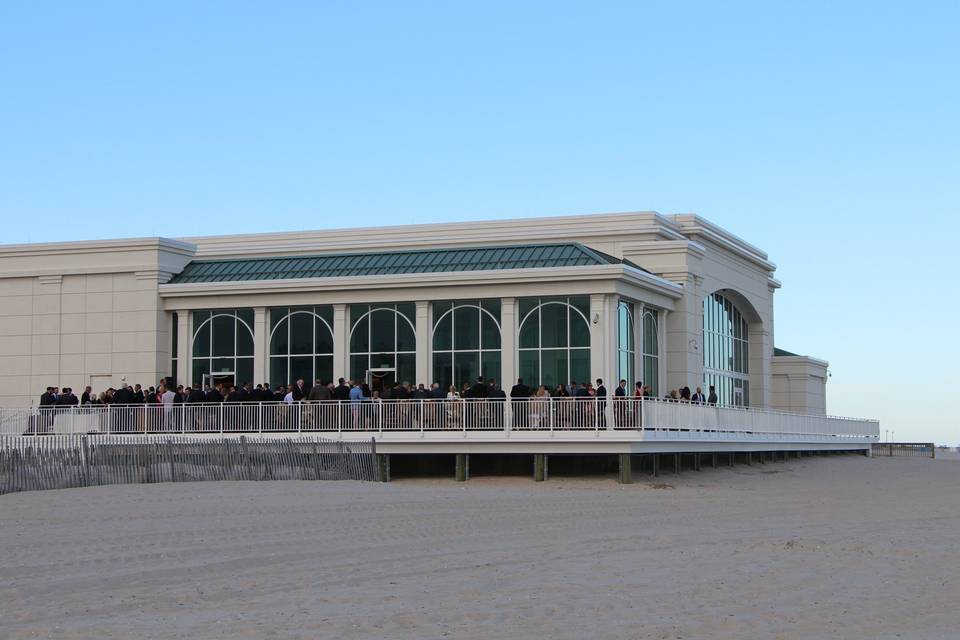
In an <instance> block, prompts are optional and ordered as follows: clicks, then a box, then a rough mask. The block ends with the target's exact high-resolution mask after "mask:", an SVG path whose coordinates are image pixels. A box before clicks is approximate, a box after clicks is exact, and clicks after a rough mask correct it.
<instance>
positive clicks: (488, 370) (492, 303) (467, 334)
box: [433, 300, 502, 390]
mask: <svg viewBox="0 0 960 640" xmlns="http://www.w3.org/2000/svg"><path fill="white" fill-rule="evenodd" d="M500 362H501V356H500V301H499V300H458V301H454V302H435V303H433V382H437V383H439V384H440V388H441V389H444V390H446V389H447V388H448V387H450V386H451V385H453V386H455V387H456V388H457V389H460V388H461V387H462V386H463V383H464V382H473V381H474V380H476V379H477V377H478V376H483V377H484V378H485V379H490V378H493V379H495V380H500ZM501 382H502V381H501Z"/></svg>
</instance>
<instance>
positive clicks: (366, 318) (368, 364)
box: [350, 302, 417, 383]
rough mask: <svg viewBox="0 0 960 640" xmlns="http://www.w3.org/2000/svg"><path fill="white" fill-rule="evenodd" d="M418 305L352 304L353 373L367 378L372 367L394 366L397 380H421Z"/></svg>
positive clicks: (351, 357) (414, 381)
mask: <svg viewBox="0 0 960 640" xmlns="http://www.w3.org/2000/svg"><path fill="white" fill-rule="evenodd" d="M416 322H417V316H416V306H415V305H414V303H412V302H400V303H396V304H389V303H388V304H375V305H369V304H353V305H350V323H351V324H350V377H351V378H353V379H354V380H364V379H365V378H366V375H367V371H369V370H371V369H394V370H395V380H396V381H397V382H410V383H416V382H417V379H416V378H417V375H416V374H417V335H416Z"/></svg>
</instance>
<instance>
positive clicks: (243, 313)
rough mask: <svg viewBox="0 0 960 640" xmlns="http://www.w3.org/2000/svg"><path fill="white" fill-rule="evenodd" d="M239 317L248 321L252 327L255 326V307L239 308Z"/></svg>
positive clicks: (248, 324)
mask: <svg viewBox="0 0 960 640" xmlns="http://www.w3.org/2000/svg"><path fill="white" fill-rule="evenodd" d="M237 317H238V318H240V319H241V320H243V321H244V322H246V323H247V326H249V327H250V328H251V329H252V328H253V309H249V308H248V309H237Z"/></svg>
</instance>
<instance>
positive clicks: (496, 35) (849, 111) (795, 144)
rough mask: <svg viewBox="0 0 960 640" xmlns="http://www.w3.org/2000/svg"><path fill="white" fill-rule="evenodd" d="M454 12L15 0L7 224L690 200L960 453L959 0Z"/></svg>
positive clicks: (908, 414) (848, 355)
mask: <svg viewBox="0 0 960 640" xmlns="http://www.w3.org/2000/svg"><path fill="white" fill-rule="evenodd" d="M452 4H454V5H456V6H441V3H330V4H326V5H324V4H322V3H319V2H302V3H299V2H282V3H281V2H271V3H267V2H260V3H244V2H203V3H199V2H172V1H166V2H162V3H159V2H158V3H153V6H152V7H148V6H146V5H147V3H130V2H122V3H121V2H95V1H92V2H86V3H79V2H47V3H41V2H20V1H14V0H5V1H4V2H2V3H0V215H2V219H3V224H2V226H0V242H3V243H14V242H27V241H31V242H39V241H47V240H66V239H90V238H110V237H121V236H144V235H167V236H176V235H193V234H214V233H231V232H255V231H278V230H295V229H308V228H309V229H314V228H323V227H342V226H358V225H377V224H384V223H390V224H397V223H405V222H434V221H443V220H468V219H471V220H472V219H491V220H492V219H496V218H502V217H517V216H539V215H557V214H568V213H591V212H601V211H628V210H647V209H654V210H657V211H661V212H664V213H670V212H689V211H693V212H696V213H699V214H700V215H703V216H704V217H706V218H708V219H710V220H712V221H714V222H716V223H718V224H720V225H721V226H723V227H725V228H728V229H730V230H732V231H733V232H735V233H737V234H739V235H741V236H742V237H744V238H745V239H747V240H748V241H750V242H752V243H754V244H756V245H758V246H760V247H762V248H763V249H765V250H766V251H768V252H769V254H770V257H771V259H772V260H773V261H775V262H776V263H777V264H778V265H779V269H778V271H777V277H778V278H780V279H781V280H782V281H783V283H784V286H783V289H781V290H780V291H779V292H778V293H777V294H776V313H777V320H776V327H775V329H776V342H777V344H778V346H781V347H783V348H786V349H789V350H792V351H799V352H802V353H809V354H811V355H815V356H819V357H822V358H825V359H828V360H830V362H831V372H832V374H833V377H832V378H831V380H830V383H829V385H828V405H829V410H830V411H831V412H832V413H838V414H848V415H867V416H876V417H879V418H881V419H882V421H883V424H882V426H881V430H888V429H893V430H895V431H896V436H897V439H898V440H904V439H914V438H916V439H930V438H935V439H936V440H938V441H940V442H950V443H957V442H960V419H958V417H957V416H958V410H957V408H956V407H957V404H958V398H960V389H958V388H957V387H958V381H960V376H958V373H957V364H958V362H960V347H958V328H960V303H958V301H957V299H958V294H957V292H956V280H957V276H958V273H957V271H958V265H960V260H958V257H957V240H956V238H957V236H958V230H957V227H958V226H960V220H958V215H960V205H958V202H960V124H958V118H960V89H958V87H960V44H958V42H960V38H958V37H957V25H958V24H960V3H957V2H925V3H905V2H901V3H895V4H886V3H878V2H861V3H856V2H843V3H837V2H810V3H790V5H789V6H786V7H777V6H776V5H778V4H782V3H770V2H756V3H750V4H736V5H733V4H730V3H707V2H704V3H695V2H690V3H656V4H652V3H651V4H645V3H639V2H622V3H598V2H591V3H586V2H584V3H577V4H569V3H562V2H556V1H552V2H542V3H534V2H528V3H518V2H503V3H499V2H482V3H479V2H478V3H475V4H474V5H473V6H469V5H467V4H466V3H452ZM201 5H202V6H201Z"/></svg>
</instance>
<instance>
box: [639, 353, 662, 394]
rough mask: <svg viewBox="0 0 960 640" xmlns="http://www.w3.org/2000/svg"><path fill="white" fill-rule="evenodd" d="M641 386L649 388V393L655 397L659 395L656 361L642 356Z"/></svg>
mask: <svg viewBox="0 0 960 640" xmlns="http://www.w3.org/2000/svg"><path fill="white" fill-rule="evenodd" d="M643 384H646V385H649V386H650V392H651V393H652V394H653V395H654V396H656V395H657V394H659V393H660V381H659V375H658V373H657V359H656V358H653V357H650V356H644V358H643Z"/></svg>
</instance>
